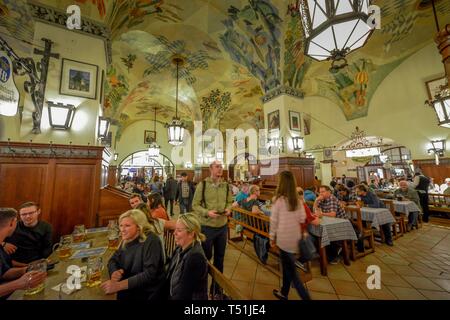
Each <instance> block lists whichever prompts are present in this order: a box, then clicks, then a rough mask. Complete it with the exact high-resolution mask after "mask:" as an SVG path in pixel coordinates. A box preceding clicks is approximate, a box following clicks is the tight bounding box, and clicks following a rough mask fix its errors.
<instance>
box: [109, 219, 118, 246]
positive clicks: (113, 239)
mask: <svg viewBox="0 0 450 320" xmlns="http://www.w3.org/2000/svg"><path fill="white" fill-rule="evenodd" d="M118 246H119V227H118V225H117V221H116V220H109V223H108V249H117V247H118Z"/></svg>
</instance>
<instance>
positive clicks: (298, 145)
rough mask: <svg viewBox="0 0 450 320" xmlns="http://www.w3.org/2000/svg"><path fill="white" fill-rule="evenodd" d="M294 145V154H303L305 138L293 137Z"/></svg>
mask: <svg viewBox="0 0 450 320" xmlns="http://www.w3.org/2000/svg"><path fill="white" fill-rule="evenodd" d="M292 145H293V148H294V152H301V151H302V150H303V148H304V147H305V142H304V141H303V137H293V138H292Z"/></svg>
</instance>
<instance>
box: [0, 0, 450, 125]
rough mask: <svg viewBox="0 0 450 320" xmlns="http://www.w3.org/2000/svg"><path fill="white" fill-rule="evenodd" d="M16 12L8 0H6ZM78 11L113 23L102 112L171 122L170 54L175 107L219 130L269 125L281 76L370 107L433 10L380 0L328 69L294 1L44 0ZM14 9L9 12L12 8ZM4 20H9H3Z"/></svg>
mask: <svg viewBox="0 0 450 320" xmlns="http://www.w3.org/2000/svg"><path fill="white" fill-rule="evenodd" d="M2 2H4V3H5V4H6V7H7V8H6V10H2V12H4V11H6V12H8V8H9V9H10V11H11V8H10V7H11V6H12V5H13V4H12V3H16V6H17V3H19V2H20V1H15V2H14V1H10V0H0V3H2ZM38 2H40V3H42V4H44V5H49V6H53V7H55V8H59V9H65V8H66V7H67V6H68V5H71V4H74V3H75V4H78V5H79V6H80V7H81V12H82V15H84V16H87V17H89V18H90V19H93V20H96V21H99V22H102V23H104V24H106V25H108V26H109V27H110V28H111V31H112V49H113V59H112V65H111V67H110V69H109V70H107V76H106V77H105V83H104V89H105V91H104V92H105V97H106V99H105V105H104V113H105V114H106V115H108V116H110V117H112V118H114V119H116V120H117V121H118V122H119V124H120V127H121V128H122V130H123V128H125V127H126V126H127V125H129V124H130V123H133V122H135V121H137V120H141V119H153V110H154V108H155V107H156V108H157V110H158V116H157V118H158V120H159V121H161V122H166V121H170V120H171V118H172V116H173V115H174V113H175V81H176V80H175V74H176V72H175V67H174V65H172V64H171V62H170V61H171V59H172V56H173V54H181V55H183V56H184V57H185V58H186V64H185V66H184V67H183V68H181V69H180V86H179V89H180V92H179V113H180V115H181V117H182V119H183V120H185V121H186V122H188V123H189V124H191V123H192V121H194V120H200V119H202V120H203V121H204V122H205V123H207V124H208V125H210V126H212V125H217V122H218V121H219V120H220V126H221V128H222V129H225V128H234V127H236V126H237V125H238V123H248V124H250V125H252V126H254V127H256V128H259V127H263V126H264V123H263V121H264V120H263V116H262V114H263V113H262V103H261V100H260V97H261V96H262V95H263V94H264V93H265V92H267V91H268V90H270V89H273V88H275V87H276V86H278V85H286V86H290V87H293V88H296V89H300V90H302V91H304V93H305V95H306V96H308V95H309V96H312V95H319V96H323V97H326V98H328V99H330V100H332V101H333V102H335V103H336V104H337V105H338V106H339V107H340V108H341V111H342V112H343V113H344V114H345V116H346V118H347V119H348V120H351V119H356V118H359V117H364V116H367V112H368V108H369V106H370V100H371V97H372V96H373V94H374V92H375V91H376V89H377V87H378V86H379V84H380V83H381V82H382V81H383V79H384V78H385V77H386V76H387V75H388V74H389V73H390V72H391V71H392V70H393V69H394V68H395V67H397V66H398V65H399V64H400V63H401V62H402V61H404V59H406V58H407V57H408V56H410V55H411V54H413V53H414V52H417V51H418V50H420V49H421V48H423V47H424V46H426V45H428V44H430V43H431V42H432V37H433V35H434V34H435V33H436V29H435V24H434V19H433V15H432V10H431V8H430V7H428V8H425V9H420V8H418V4H419V3H420V2H423V1H420V0H377V1H375V4H377V5H378V6H380V7H381V23H382V29H381V30H376V31H375V32H374V34H373V36H372V37H371V38H370V39H369V42H368V43H367V44H366V45H365V46H364V47H363V48H362V49H360V50H358V51H356V52H355V53H352V54H351V55H349V57H348V61H349V66H348V67H347V68H346V69H343V70H341V71H340V72H339V73H337V74H330V73H329V72H328V69H329V67H330V63H329V62H316V61H313V60H311V59H310V58H308V57H306V56H305V55H304V53H303V47H304V37H303V33H302V28H301V23H300V17H299V14H298V13H297V12H295V11H290V10H289V9H288V5H289V4H293V3H295V2H296V1H295V0H289V1H286V0H226V1H224V0H189V1H185V0H39V1H38ZM437 10H438V15H439V20H440V22H441V27H442V26H444V24H445V23H448V22H449V21H450V1H446V0H443V1H442V0H441V1H438V2H437ZM7 14H8V13H6V15H7ZM3 21H6V20H5V19H3Z"/></svg>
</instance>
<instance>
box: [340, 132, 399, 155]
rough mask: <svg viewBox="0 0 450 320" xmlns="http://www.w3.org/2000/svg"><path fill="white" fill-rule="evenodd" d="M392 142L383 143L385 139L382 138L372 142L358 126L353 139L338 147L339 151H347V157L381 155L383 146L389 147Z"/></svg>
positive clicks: (352, 136)
mask: <svg viewBox="0 0 450 320" xmlns="http://www.w3.org/2000/svg"><path fill="white" fill-rule="evenodd" d="M389 146H390V144H386V143H383V139H382V138H380V139H379V140H378V142H376V143H374V142H370V141H369V139H367V137H366V133H365V132H364V131H363V130H360V129H359V128H358V127H356V129H355V131H354V132H353V133H352V135H351V141H350V143H349V144H346V145H345V146H343V147H341V148H340V149H338V151H345V155H346V157H347V158H359V157H369V156H379V155H380V154H381V152H380V148H381V147H389Z"/></svg>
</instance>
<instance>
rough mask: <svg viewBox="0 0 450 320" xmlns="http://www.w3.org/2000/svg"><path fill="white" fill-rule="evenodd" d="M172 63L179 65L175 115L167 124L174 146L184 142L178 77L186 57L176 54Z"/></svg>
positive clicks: (171, 142)
mask: <svg viewBox="0 0 450 320" xmlns="http://www.w3.org/2000/svg"><path fill="white" fill-rule="evenodd" d="M172 63H175V64H176V65H177V88H176V100H175V117H174V118H173V119H172V122H171V123H170V124H166V128H167V133H168V136H169V143H170V144H171V145H173V146H179V145H181V144H182V143H183V139H184V129H185V126H184V124H183V122H182V121H181V120H180V119H179V118H178V77H179V74H178V72H179V67H180V64H181V65H183V64H184V59H183V58H182V57H180V56H174V57H173V59H172Z"/></svg>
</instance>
